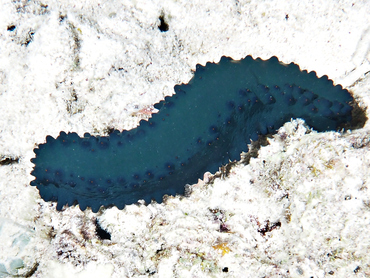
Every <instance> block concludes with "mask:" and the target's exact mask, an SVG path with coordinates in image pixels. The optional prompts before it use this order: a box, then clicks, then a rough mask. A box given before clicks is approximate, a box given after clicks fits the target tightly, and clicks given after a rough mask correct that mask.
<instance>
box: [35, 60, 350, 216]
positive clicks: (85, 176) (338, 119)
mask: <svg viewBox="0 0 370 278" xmlns="http://www.w3.org/2000/svg"><path fill="white" fill-rule="evenodd" d="M175 92H176V94H175V95H173V96H172V97H166V98H165V100H163V101H161V102H160V103H158V104H156V105H155V107H156V108H157V109H159V112H158V113H156V114H154V115H153V117H152V118H151V119H149V121H144V120H142V121H141V122H140V126H139V127H137V128H136V129H133V130H130V131H123V132H122V133H121V132H118V131H114V132H113V133H112V134H110V135H109V136H108V137H94V136H90V135H89V134H85V135H84V137H83V138H80V137H79V136H78V135H77V134H76V133H69V134H66V133H64V132H61V133H60V136H59V137H58V138H56V139H54V138H52V137H50V136H48V137H47V140H46V143H45V144H41V145H39V148H38V149H35V150H34V151H35V153H36V158H34V159H32V162H33V163H34V164H35V167H34V170H33V172H32V175H33V176H35V177H36V179H35V180H34V181H32V182H31V185H34V186H37V188H38V189H39V192H40V195H41V197H42V198H43V199H44V200H45V201H50V200H52V201H57V202H58V205H57V209H61V208H62V207H63V206H64V205H65V204H68V205H73V204H74V203H76V202H77V203H78V204H79V206H80V208H81V210H84V209H86V207H91V209H92V210H93V211H94V212H96V211H98V210H99V208H100V207H101V206H110V205H115V206H117V207H118V208H119V209H122V208H124V206H125V205H128V204H132V203H135V202H137V201H138V200H141V199H144V200H145V201H146V202H147V203H148V202H150V200H151V199H155V200H156V201H158V202H160V201H161V200H162V197H163V195H165V194H168V195H175V194H177V193H178V194H183V192H184V185H185V184H193V183H195V182H196V181H197V180H198V178H201V177H202V176H203V174H204V173H205V172H206V171H210V172H215V171H217V170H218V167H220V166H221V165H222V164H226V163H228V162H229V161H233V160H236V159H239V155H240V153H241V152H242V151H247V150H248V147H247V144H249V143H250V140H251V139H252V140H256V139H257V138H258V135H260V134H261V135H264V134H267V133H274V132H275V131H276V129H278V128H279V127H280V126H281V125H282V124H284V123H285V122H286V121H289V120H290V119H291V118H303V119H304V120H305V121H306V123H307V124H308V125H310V126H311V127H313V128H314V129H316V130H318V131H326V130H335V129H337V128H338V127H339V126H340V125H341V124H343V123H345V122H347V121H349V120H350V119H351V116H350V114H351V110H352V108H351V106H349V102H350V101H351V100H352V97H351V95H350V94H349V92H348V91H347V90H344V89H342V87H341V86H340V85H337V86H333V82H332V81H331V80H328V78H327V77H326V76H324V77H322V78H317V76H316V74H315V73H314V72H310V73H307V72H306V71H300V69H299V67H298V66H297V65H295V64H293V63H291V64H289V65H286V64H282V63H280V62H279V61H278V59H277V58H276V57H272V58H271V59H269V60H266V61H264V60H261V59H256V60H254V59H253V58H252V57H250V56H247V57H246V58H245V59H242V60H240V61H234V60H232V59H230V58H227V57H222V58H221V60H220V62H219V63H207V65H206V66H205V67H203V66H200V65H197V70H196V72H195V74H194V77H193V78H192V79H191V80H190V82H189V84H182V85H177V86H175Z"/></svg>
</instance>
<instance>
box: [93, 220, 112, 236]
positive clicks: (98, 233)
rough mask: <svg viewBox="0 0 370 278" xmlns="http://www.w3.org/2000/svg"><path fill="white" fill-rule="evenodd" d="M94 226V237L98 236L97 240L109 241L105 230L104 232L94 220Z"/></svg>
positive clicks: (108, 234)
mask: <svg viewBox="0 0 370 278" xmlns="http://www.w3.org/2000/svg"><path fill="white" fill-rule="evenodd" d="M95 226H96V229H95V232H96V235H97V236H98V238H100V239H108V240H110V239H111V235H110V233H108V232H107V231H106V230H104V229H103V228H102V227H101V226H100V224H99V222H98V220H95Z"/></svg>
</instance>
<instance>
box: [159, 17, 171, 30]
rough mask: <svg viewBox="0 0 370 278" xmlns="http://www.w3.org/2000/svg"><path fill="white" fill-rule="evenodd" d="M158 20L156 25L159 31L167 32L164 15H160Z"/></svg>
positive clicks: (167, 27)
mask: <svg viewBox="0 0 370 278" xmlns="http://www.w3.org/2000/svg"><path fill="white" fill-rule="evenodd" d="M159 21H160V24H159V26H158V29H159V30H160V31H161V32H167V31H168V29H169V26H168V24H167V23H166V21H165V20H164V15H161V16H160V17H159Z"/></svg>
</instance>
